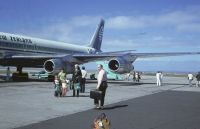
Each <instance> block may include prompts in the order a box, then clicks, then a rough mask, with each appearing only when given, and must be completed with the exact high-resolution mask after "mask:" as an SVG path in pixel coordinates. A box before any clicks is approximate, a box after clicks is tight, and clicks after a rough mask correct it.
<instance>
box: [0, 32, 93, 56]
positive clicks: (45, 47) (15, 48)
mask: <svg viewBox="0 0 200 129" xmlns="http://www.w3.org/2000/svg"><path fill="white" fill-rule="evenodd" d="M94 51H95V50H94V49H93V48H91V47H87V46H80V45H73V44H69V43H64V42H57V41H51V40H44V39H39V38H32V37H27V36H20V35H14V34H9V33H3V32H0V53H1V55H0V56H1V57H2V56H4V55H7V56H12V55H13V54H15V55H16V53H17V54H25V53H29V54H58V53H59V54H62V53H63V54H73V53H94ZM4 53H6V54H4ZM8 53H9V54H8ZM12 53H13V54H12Z"/></svg>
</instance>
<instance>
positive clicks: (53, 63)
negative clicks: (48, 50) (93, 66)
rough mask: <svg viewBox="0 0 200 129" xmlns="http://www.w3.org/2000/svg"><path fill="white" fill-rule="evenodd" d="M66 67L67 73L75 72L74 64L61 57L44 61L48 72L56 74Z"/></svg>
mask: <svg viewBox="0 0 200 129" xmlns="http://www.w3.org/2000/svg"><path fill="white" fill-rule="evenodd" d="M62 68H64V69H65V70H66V71H67V73H72V72H73V65H72V64H71V63H69V62H64V61H62V60H61V59H51V60H47V61H45V62H44V69H45V71H46V72H48V73H53V74H56V73H58V72H60V70H61V69H62Z"/></svg>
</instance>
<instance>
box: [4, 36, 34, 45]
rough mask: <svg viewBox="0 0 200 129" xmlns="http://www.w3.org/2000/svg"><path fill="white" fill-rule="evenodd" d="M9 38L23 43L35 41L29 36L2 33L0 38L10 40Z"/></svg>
mask: <svg viewBox="0 0 200 129" xmlns="http://www.w3.org/2000/svg"><path fill="white" fill-rule="evenodd" d="M8 39H10V40H11V41H14V42H21V43H27V44H32V43H33V42H32V40H31V39H27V38H21V37H15V36H6V35H0V40H8Z"/></svg>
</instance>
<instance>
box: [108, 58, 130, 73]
mask: <svg viewBox="0 0 200 129" xmlns="http://www.w3.org/2000/svg"><path fill="white" fill-rule="evenodd" d="M108 68H109V69H110V70H111V71H112V72H115V73H120V74H123V73H128V72H130V71H131V70H133V69H134V67H133V65H132V62H129V61H126V60H125V59H123V58H116V59H111V60H110V61H109V62H108Z"/></svg>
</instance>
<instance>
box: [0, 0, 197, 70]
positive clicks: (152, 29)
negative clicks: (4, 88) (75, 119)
mask: <svg viewBox="0 0 200 129" xmlns="http://www.w3.org/2000/svg"><path fill="white" fill-rule="evenodd" d="M0 3H1V4H0V16H1V18H0V31H2V32H8V33H15V34H22V35H28V36H33V37H39V38H45V39H51V40H57V41H64V42H69V43H74V44H80V45H83V44H87V43H89V41H90V38H91V36H92V34H93V32H94V30H95V28H96V26H97V24H98V22H99V20H100V18H104V19H105V30H104V37H103V44H102V50H103V51H115V50H132V49H133V50H137V52H177V51H178V52H184V51H186V52H188V51H200V43H199V41H200V36H199V35H200V1H197V0H190V1H189V0H118V1H117V0H84V1H83V0H57V1H53V0H52V1H51V0H18V1H14V0H0ZM199 57H200V56H182V57H165V58H149V59H145V60H144V59H138V60H137V61H136V62H135V63H134V65H135V68H136V70H145V71H152V70H153V71H157V70H167V71H200V65H198V64H199V63H200V58H199Z"/></svg>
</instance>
